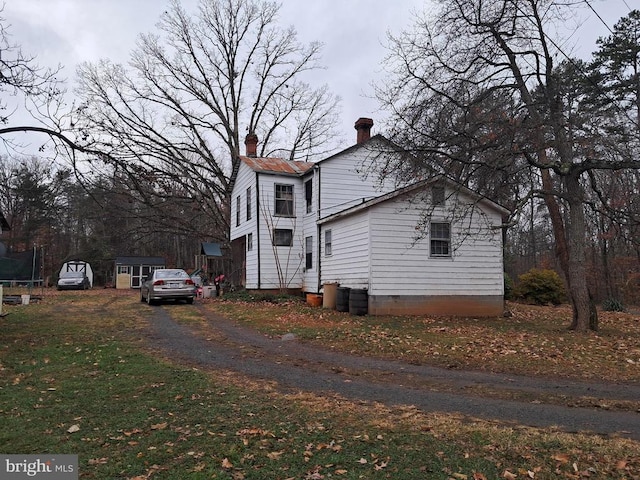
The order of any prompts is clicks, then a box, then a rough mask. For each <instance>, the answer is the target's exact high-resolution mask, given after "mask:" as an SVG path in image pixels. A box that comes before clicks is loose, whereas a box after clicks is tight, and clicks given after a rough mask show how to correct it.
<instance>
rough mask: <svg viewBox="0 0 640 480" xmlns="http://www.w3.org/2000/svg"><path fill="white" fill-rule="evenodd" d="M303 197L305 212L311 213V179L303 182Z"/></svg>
mask: <svg viewBox="0 0 640 480" xmlns="http://www.w3.org/2000/svg"><path fill="white" fill-rule="evenodd" d="M304 199H305V201H306V203H307V213H311V209H312V206H313V179H310V180H307V181H306V182H304Z"/></svg>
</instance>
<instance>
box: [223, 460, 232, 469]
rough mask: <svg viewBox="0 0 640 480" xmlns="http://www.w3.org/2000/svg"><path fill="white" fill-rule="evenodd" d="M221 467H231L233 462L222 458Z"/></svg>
mask: <svg viewBox="0 0 640 480" xmlns="http://www.w3.org/2000/svg"><path fill="white" fill-rule="evenodd" d="M222 468H226V469H229V468H233V463H231V462H230V461H229V459H228V458H224V460H222Z"/></svg>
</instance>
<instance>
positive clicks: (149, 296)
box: [147, 290, 156, 305]
mask: <svg viewBox="0 0 640 480" xmlns="http://www.w3.org/2000/svg"><path fill="white" fill-rule="evenodd" d="M147 304H148V305H155V304H156V302H155V300H151V291H150V290H149V291H148V292H147Z"/></svg>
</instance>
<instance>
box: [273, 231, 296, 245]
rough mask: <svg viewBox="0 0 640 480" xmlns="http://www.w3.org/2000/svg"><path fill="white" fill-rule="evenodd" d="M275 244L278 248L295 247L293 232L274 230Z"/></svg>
mask: <svg viewBox="0 0 640 480" xmlns="http://www.w3.org/2000/svg"><path fill="white" fill-rule="evenodd" d="M273 244H274V245H275V246H276V247H291V246H292V245H293V230H291V229H289V228H275V229H274V230H273Z"/></svg>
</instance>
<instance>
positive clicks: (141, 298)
mask: <svg viewBox="0 0 640 480" xmlns="http://www.w3.org/2000/svg"><path fill="white" fill-rule="evenodd" d="M140 301H141V302H144V295H143V294H142V289H140Z"/></svg>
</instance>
